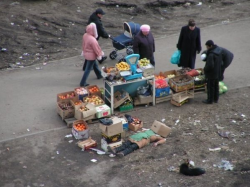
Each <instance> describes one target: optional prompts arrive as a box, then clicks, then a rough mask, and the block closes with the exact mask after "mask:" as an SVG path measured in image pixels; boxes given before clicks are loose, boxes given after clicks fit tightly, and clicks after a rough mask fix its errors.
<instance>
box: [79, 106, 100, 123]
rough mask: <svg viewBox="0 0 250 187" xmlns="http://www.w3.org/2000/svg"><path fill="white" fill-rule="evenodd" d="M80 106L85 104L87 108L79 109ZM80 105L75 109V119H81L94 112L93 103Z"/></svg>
mask: <svg viewBox="0 0 250 187" xmlns="http://www.w3.org/2000/svg"><path fill="white" fill-rule="evenodd" d="M81 106H85V107H87V108H88V109H89V110H87V111H80V107H81ZM81 106H80V107H79V108H78V109H77V110H75V118H76V119H78V120H81V119H84V118H88V117H89V116H92V115H95V114H96V107H95V106H94V105H93V104H90V103H83V104H81Z"/></svg>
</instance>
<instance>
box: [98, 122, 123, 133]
mask: <svg viewBox="0 0 250 187" xmlns="http://www.w3.org/2000/svg"><path fill="white" fill-rule="evenodd" d="M112 120H113V124H112V125H109V126H107V125H103V124H101V123H100V125H99V128H100V129H101V130H102V133H104V134H106V135H107V136H113V135H115V134H119V133H121V132H123V125H122V121H121V119H119V118H118V117H114V118H112Z"/></svg>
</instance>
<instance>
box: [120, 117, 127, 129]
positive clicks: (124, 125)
mask: <svg viewBox="0 0 250 187" xmlns="http://www.w3.org/2000/svg"><path fill="white" fill-rule="evenodd" d="M120 119H121V121H122V126H123V130H125V131H127V130H128V121H127V119H126V118H125V117H120Z"/></svg>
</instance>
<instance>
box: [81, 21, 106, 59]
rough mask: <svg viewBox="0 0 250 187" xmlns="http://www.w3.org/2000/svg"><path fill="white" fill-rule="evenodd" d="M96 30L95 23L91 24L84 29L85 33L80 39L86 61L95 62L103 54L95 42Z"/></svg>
mask: <svg viewBox="0 0 250 187" xmlns="http://www.w3.org/2000/svg"><path fill="white" fill-rule="evenodd" d="M97 36H98V35H97V29H96V25H95V23H91V24H89V25H88V26H87V28H86V33H85V34H84V35H83V37H82V50H83V56H84V58H85V59H86V60H96V59H97V58H101V56H102V54H103V52H102V49H101V47H100V46H99V44H98V41H97V40H96V37H97Z"/></svg>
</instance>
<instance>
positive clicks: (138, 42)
mask: <svg viewBox="0 0 250 187" xmlns="http://www.w3.org/2000/svg"><path fill="white" fill-rule="evenodd" d="M133 50H134V53H135V54H139V55H140V59H143V58H147V59H149V60H150V63H151V64H152V65H153V66H155V59H154V52H155V40H154V37H153V35H152V33H151V31H150V26H149V25H142V26H141V27H140V32H138V34H137V35H136V36H135V38H134V42H133Z"/></svg>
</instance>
